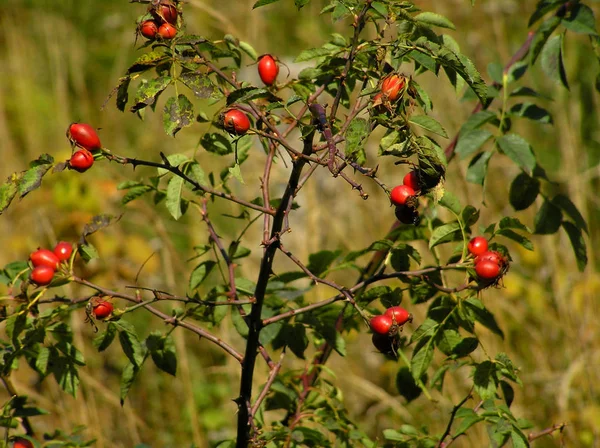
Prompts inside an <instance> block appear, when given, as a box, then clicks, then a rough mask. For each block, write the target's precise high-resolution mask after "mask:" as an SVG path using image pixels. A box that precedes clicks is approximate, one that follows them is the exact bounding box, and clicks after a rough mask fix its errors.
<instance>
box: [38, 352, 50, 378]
mask: <svg viewBox="0 0 600 448" xmlns="http://www.w3.org/2000/svg"><path fill="white" fill-rule="evenodd" d="M49 361H50V349H48V348H47V347H43V346H42V347H40V349H39V351H38V354H37V357H36V359H35V368H36V369H37V370H38V372H40V373H41V374H42V375H44V376H46V375H47V374H48V363H49Z"/></svg>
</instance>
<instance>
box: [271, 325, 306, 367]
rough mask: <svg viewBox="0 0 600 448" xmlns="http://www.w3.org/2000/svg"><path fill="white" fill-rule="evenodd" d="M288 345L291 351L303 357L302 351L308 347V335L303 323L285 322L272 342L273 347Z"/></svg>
mask: <svg viewBox="0 0 600 448" xmlns="http://www.w3.org/2000/svg"><path fill="white" fill-rule="evenodd" d="M286 346H287V347H289V348H290V350H291V351H292V353H294V355H296V356H297V357H298V358H300V359H304V352H305V351H306V349H307V348H308V337H307V336H306V328H305V326H304V324H300V323H297V324H286V325H284V326H283V328H282V329H281V331H280V332H279V334H278V335H277V338H276V339H275V341H274V342H273V348H274V349H279V348H281V347H286Z"/></svg>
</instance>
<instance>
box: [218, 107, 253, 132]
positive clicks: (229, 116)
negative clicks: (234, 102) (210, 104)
mask: <svg viewBox="0 0 600 448" xmlns="http://www.w3.org/2000/svg"><path fill="white" fill-rule="evenodd" d="M221 120H222V123H223V128H225V130H226V131H227V132H230V133H232V134H237V135H244V134H245V133H246V132H248V129H250V120H249V119H248V116H247V115H246V114H245V113H244V112H242V111H241V110H239V109H229V110H227V111H225V112H224V113H223V115H222V116H221Z"/></svg>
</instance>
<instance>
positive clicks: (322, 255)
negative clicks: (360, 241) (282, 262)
mask: <svg viewBox="0 0 600 448" xmlns="http://www.w3.org/2000/svg"><path fill="white" fill-rule="evenodd" d="M341 253H342V251H340V250H336V251H330V250H322V251H320V252H317V253H314V254H310V255H309V256H308V266H307V268H308V270H309V271H310V272H312V273H313V274H314V275H315V276H317V277H320V276H321V275H323V274H324V273H325V271H327V269H329V266H330V265H331V263H333V262H334V261H335V260H336V259H337V258H338V257H339V256H340V254H341Z"/></svg>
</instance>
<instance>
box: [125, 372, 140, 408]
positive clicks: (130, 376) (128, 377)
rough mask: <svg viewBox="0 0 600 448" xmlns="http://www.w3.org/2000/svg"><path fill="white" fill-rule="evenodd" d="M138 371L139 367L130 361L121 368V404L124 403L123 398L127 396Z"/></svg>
mask: <svg viewBox="0 0 600 448" xmlns="http://www.w3.org/2000/svg"><path fill="white" fill-rule="evenodd" d="M139 372H140V368H139V367H137V366H135V365H134V364H132V363H128V364H127V365H126V366H125V367H124V368H123V373H122V374H121V393H120V399H121V406H123V404H124V403H125V398H127V394H129V390H130V389H131V386H132V385H133V382H134V381H135V378H136V377H137V375H138V373H139Z"/></svg>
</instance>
